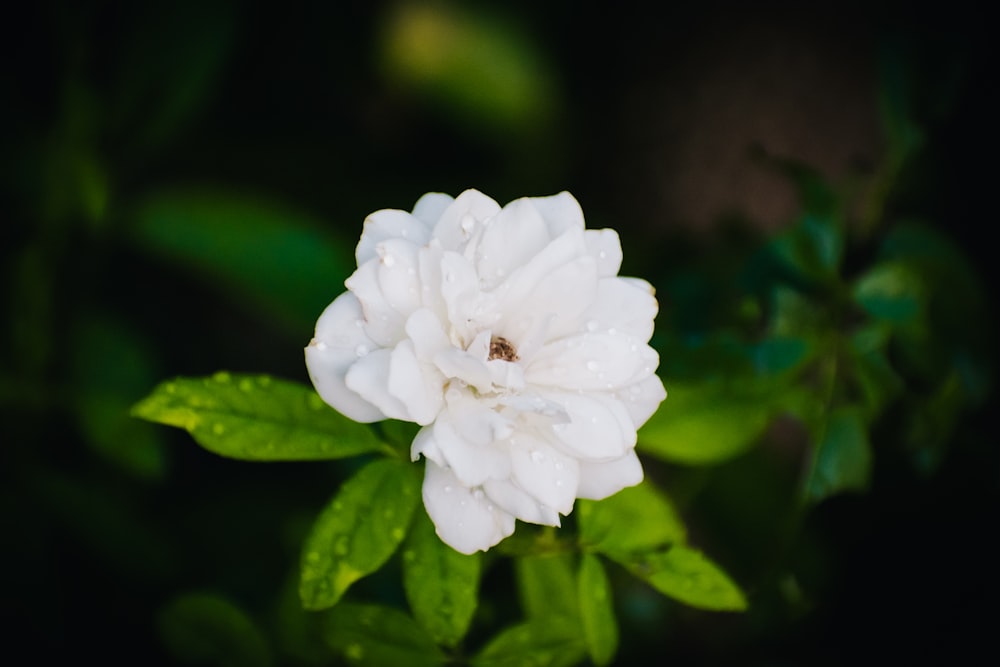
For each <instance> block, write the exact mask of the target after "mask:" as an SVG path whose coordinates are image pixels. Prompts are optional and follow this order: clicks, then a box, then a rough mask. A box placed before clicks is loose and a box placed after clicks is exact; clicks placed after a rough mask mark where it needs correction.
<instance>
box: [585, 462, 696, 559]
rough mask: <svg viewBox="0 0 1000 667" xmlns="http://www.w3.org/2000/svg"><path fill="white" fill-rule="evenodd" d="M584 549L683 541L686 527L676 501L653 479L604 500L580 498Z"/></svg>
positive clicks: (619, 550)
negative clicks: (663, 491)
mask: <svg viewBox="0 0 1000 667" xmlns="http://www.w3.org/2000/svg"><path fill="white" fill-rule="evenodd" d="M576 516H577V519H578V521H579V525H580V541H581V543H582V544H583V546H584V548H587V549H593V550H595V551H600V552H604V553H608V552H617V553H629V552H635V551H649V550H653V549H660V548H662V547H664V546H666V545H670V544H683V543H684V541H685V540H686V539H687V536H686V532H687V531H686V529H685V528H684V523H683V521H682V520H681V517H680V516H679V515H678V513H677V510H676V509H674V506H673V503H671V502H670V499H669V498H667V496H666V495H664V494H663V493H661V492H660V491H659V490H658V489H657V488H656V487H655V486H654V485H653V483H652V482H651V481H650V480H649V479H646V480H644V481H643V482H642V483H641V484H639V485H638V486H632V487H629V488H626V489H622V490H621V491H619V492H618V493H616V494H615V495H613V496H611V497H609V498H605V499H604V500H600V501H595V500H582V499H581V500H579V501H577V508H576Z"/></svg>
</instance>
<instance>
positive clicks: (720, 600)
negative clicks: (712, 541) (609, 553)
mask: <svg viewBox="0 0 1000 667" xmlns="http://www.w3.org/2000/svg"><path fill="white" fill-rule="evenodd" d="M613 558H614V560H616V561H618V562H619V563H621V564H622V565H624V566H625V567H626V568H628V569H629V570H630V571H631V572H632V573H633V574H635V575H636V576H638V577H640V578H641V579H644V580H645V581H647V582H649V584H650V585H651V586H652V587H653V588H655V589H656V590H658V591H660V592H661V593H663V594H664V595H668V596H670V597H672V598H674V599H676V600H679V601H680V602H683V603H684V604H687V605H690V606H692V607H697V608H699V609H709V610H713V611H743V610H744V609H746V608H747V601H746V597H745V596H744V595H743V591H741V590H740V589H739V587H738V586H737V585H736V584H735V583H733V581H732V579H730V578H729V575H727V574H726V573H725V572H723V571H722V569H721V568H720V567H719V566H718V565H716V564H715V563H713V562H712V561H710V560H709V559H708V558H706V557H705V555H704V554H702V553H701V552H700V551H697V550H695V549H691V548H689V547H685V546H680V545H678V546H674V547H672V548H670V549H668V550H667V551H665V552H659V553H650V554H643V555H639V556H632V557H620V556H613Z"/></svg>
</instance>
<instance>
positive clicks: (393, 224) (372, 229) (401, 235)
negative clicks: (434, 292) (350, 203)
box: [354, 209, 431, 266]
mask: <svg viewBox="0 0 1000 667" xmlns="http://www.w3.org/2000/svg"><path fill="white" fill-rule="evenodd" d="M430 237H431V228H430V226H429V225H427V224H425V223H424V222H421V221H420V220H419V219H418V218H416V217H414V216H413V215H411V214H410V213H407V212H406V211H399V210H396V209H384V210H381V211H375V212H374V213H372V214H371V215H369V216H368V217H367V218H365V225H364V228H363V229H362V231H361V240H360V241H359V242H358V247H357V248H356V249H355V251H354V256H355V257H356V258H357V260H358V266H361V265H362V264H364V263H365V262H367V261H368V260H370V259H372V258H374V257H375V246H377V245H378V244H379V243H381V242H383V241H386V240H388V239H405V240H407V241H409V242H411V243H414V244H416V245H417V246H422V245H424V244H425V243H427V241H428V240H430Z"/></svg>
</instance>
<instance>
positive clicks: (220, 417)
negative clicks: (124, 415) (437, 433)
mask: <svg viewBox="0 0 1000 667" xmlns="http://www.w3.org/2000/svg"><path fill="white" fill-rule="evenodd" d="M132 414H133V415H134V416H136V417H140V418H142V419H146V420H148V421H152V422H157V423H160V424H166V425H168V426H176V427H178V428H183V429H185V430H186V431H187V432H188V433H190V434H191V435H192V436H193V437H194V439H195V441H196V442H198V444H200V445H201V446H202V447H204V448H205V449H207V450H209V451H211V452H215V453H216V454H219V455H221V456H228V457H232V458H235V459H243V460H247V461H308V460H320V459H338V458H343V457H347V456H355V455H357V454H362V453H364V452H371V451H375V450H377V449H379V448H380V447H382V444H381V443H380V442H379V441H378V439H377V438H376V437H375V435H374V433H373V432H372V431H371V429H370V428H368V427H367V426H364V425H362V424H358V423H356V422H353V421H351V420H350V419H348V418H346V417H344V416H343V415H341V414H340V413H338V412H337V411H335V410H334V409H332V408H330V407H329V406H327V405H326V404H325V403H323V401H322V400H321V399H320V397H319V396H318V395H317V394H316V392H315V391H314V390H313V389H312V388H311V387H307V386H305V385H302V384H298V383H294V382H288V381H285V380H278V379H275V378H271V377H269V376H267V375H236V374H230V373H225V372H220V373H216V374H215V375H213V376H212V377H206V378H177V379H176V380H170V381H168V382H164V383H163V384H161V385H159V386H158V387H157V388H156V389H154V390H153V393H152V394H150V395H149V396H147V397H146V398H145V399H143V400H142V401H140V402H139V403H137V404H136V405H135V406H134V407H133V408H132Z"/></svg>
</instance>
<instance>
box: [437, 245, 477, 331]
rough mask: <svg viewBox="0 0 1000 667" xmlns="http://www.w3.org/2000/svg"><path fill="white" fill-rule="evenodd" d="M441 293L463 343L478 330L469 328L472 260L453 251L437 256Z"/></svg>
mask: <svg viewBox="0 0 1000 667" xmlns="http://www.w3.org/2000/svg"><path fill="white" fill-rule="evenodd" d="M441 275H442V282H441V296H443V297H444V302H445V305H446V307H447V309H448V321H449V322H450V323H451V325H452V327H453V328H454V330H455V332H456V333H457V335H458V336H459V337H460V338H462V339H463V340H464V341H465V342H466V343H468V342H471V340H472V338H473V337H474V336H475V334H476V333H478V332H477V331H476V330H475V329H474V327H473V314H474V311H475V306H476V297H477V296H478V293H479V279H478V277H477V276H476V269H475V268H474V267H473V266H472V263H471V262H470V261H469V260H467V259H466V258H465V257H463V256H462V255H460V254H458V253H456V252H450V251H446V252H445V253H444V256H443V257H442V258H441Z"/></svg>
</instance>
